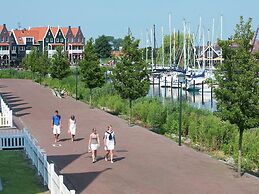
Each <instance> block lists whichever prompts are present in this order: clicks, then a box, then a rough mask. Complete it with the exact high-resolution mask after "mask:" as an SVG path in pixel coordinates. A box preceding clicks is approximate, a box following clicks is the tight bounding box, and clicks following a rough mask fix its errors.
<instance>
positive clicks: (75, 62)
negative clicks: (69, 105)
mask: <svg viewBox="0 0 259 194" xmlns="http://www.w3.org/2000/svg"><path fill="white" fill-rule="evenodd" d="M74 64H75V65H76V100H77V99H78V64H77V61H76V56H75V55H74Z"/></svg>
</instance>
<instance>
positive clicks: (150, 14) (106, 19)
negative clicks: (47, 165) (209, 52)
mask: <svg viewBox="0 0 259 194" xmlns="http://www.w3.org/2000/svg"><path fill="white" fill-rule="evenodd" d="M11 2H12V4H10V2H9V1H6V3H3V2H1V7H2V8H1V14H0V24H1V23H6V24H7V27H8V28H9V29H10V30H11V29H15V28H18V23H20V25H21V26H22V27H23V28H28V27H29V26H31V27H32V26H47V25H50V26H69V25H71V26H74V27H77V26H81V28H82V30H83V33H84V34H85V37H86V38H87V39H88V38H90V37H94V38H96V37H98V36H99V35H102V34H105V35H112V36H115V37H124V36H125V35H126V34H127V32H128V28H130V29H131V32H132V34H133V36H134V37H136V38H139V39H142V40H143V42H145V41H144V40H145V33H146V31H147V29H148V31H149V32H150V29H151V28H152V26H153V24H155V25H156V29H157V30H156V31H157V32H156V33H157V39H158V41H159V40H161V27H162V26H163V28H164V34H168V33H169V27H168V15H169V13H171V14H172V28H175V29H176V30H180V31H182V30H183V19H185V20H186V22H187V23H188V24H190V26H191V31H192V32H193V33H196V32H197V29H198V25H199V18H200V17H201V18H202V27H203V28H204V30H205V31H207V30H208V29H212V20H213V18H215V32H214V34H215V38H217V37H219V36H220V16H221V15H223V38H227V37H229V36H230V35H231V34H232V33H233V32H234V31H233V29H234V27H235V24H236V23H238V22H239V17H240V16H241V15H242V16H244V17H245V19H247V18H248V17H252V18H253V27H254V29H255V28H256V27H257V26H258V25H259V0H246V1H244V0H214V1H213V0H212V1H209V0H92V1H89V0H41V1H39V0H12V1H11ZM143 44H144V43H143Z"/></svg>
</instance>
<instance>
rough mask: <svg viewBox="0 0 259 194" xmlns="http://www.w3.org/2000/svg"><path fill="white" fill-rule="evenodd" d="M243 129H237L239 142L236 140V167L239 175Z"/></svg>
mask: <svg viewBox="0 0 259 194" xmlns="http://www.w3.org/2000/svg"><path fill="white" fill-rule="evenodd" d="M243 132H244V130H243V129H239V142H238V167H237V172H238V174H239V176H241V163H242V142H243Z"/></svg>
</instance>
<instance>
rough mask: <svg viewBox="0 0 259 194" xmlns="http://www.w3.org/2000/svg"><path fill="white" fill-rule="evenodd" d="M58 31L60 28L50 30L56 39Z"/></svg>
mask: <svg viewBox="0 0 259 194" xmlns="http://www.w3.org/2000/svg"><path fill="white" fill-rule="evenodd" d="M58 29H59V27H51V28H50V30H51V32H52V34H53V36H54V37H55V36H56V34H57V32H58Z"/></svg>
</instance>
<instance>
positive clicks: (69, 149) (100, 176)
mask: <svg viewBox="0 0 259 194" xmlns="http://www.w3.org/2000/svg"><path fill="white" fill-rule="evenodd" d="M0 92H1V93H2V94H3V95H4V97H5V98H6V100H7V101H8V102H9V104H10V105H11V107H12V109H13V112H14V114H15V116H16V118H15V121H16V123H17V125H19V126H20V127H22V126H24V127H26V128H28V129H29V131H30V133H31V134H32V135H33V136H34V137H35V138H36V139H37V140H38V143H39V145H40V146H41V147H42V148H43V149H44V150H45V151H46V153H47V155H48V160H52V161H54V163H55V164H56V165H57V166H58V168H59V170H60V172H61V173H62V174H64V176H65V177H66V178H67V179H66V180H65V181H67V182H70V184H69V187H72V188H73V187H74V189H76V191H77V193H91V194H100V193H105V194H117V193H119V194H120V193H122V194H146V193H149V194H151V193H154V194H158V193H161V194H167V193H168V194H169V193H176V194H185V193H186V194H205V193H206V194H207V193H209V194H214V193H215V194H218V193H220V194H225V193H226V194H227V193H229V194H232V193H234V194H246V193H249V194H258V193H259V181H258V180H257V179H255V178H249V177H245V176H243V177H242V178H236V177H235V175H236V173H235V172H234V171H233V170H232V169H230V168H229V167H228V166H226V165H224V164H223V163H221V162H219V161H217V160H215V159H212V158H210V157H209V156H208V155H206V154H203V153H200V152H196V151H195V150H193V149H190V148H188V147H186V146H182V147H178V145H177V144H176V143H174V142H173V141H172V140H170V139H168V138H166V137H163V136H161V135H158V134H155V133H152V132H150V131H149V130H147V129H145V128H142V127H139V126H135V127H128V125H127V122H126V121H124V120H122V119H120V118H118V117H116V116H113V115H110V114H108V113H105V112H103V111H101V110H99V109H90V108H89V106H88V105H86V104H84V103H82V102H79V101H75V100H74V99H72V98H70V97H67V98H65V99H59V98H57V97H55V96H53V95H52V93H51V91H50V89H48V88H45V87H43V86H40V85H38V84H36V83H33V82H32V81H29V80H0ZM55 109H58V110H59V112H60V114H61V116H62V123H63V127H62V129H63V131H62V134H61V141H60V142H59V144H60V145H61V146H60V147H54V146H53V142H54V138H53V136H52V130H51V115H52V114H53V113H54V110H55ZM71 114H74V115H75V116H76V118H77V122H78V123H77V124H78V134H77V136H76V138H77V141H75V142H71V141H70V140H69V139H68V138H69V134H68V133H67V130H68V119H69V117H70V115H71ZM108 124H111V125H112V126H113V128H114V130H115V133H116V137H117V148H116V152H115V154H116V159H115V163H114V164H111V163H110V162H105V161H104V159H103V157H102V158H101V159H100V160H99V161H98V162H97V163H95V164H92V162H91V155H90V154H89V153H87V149H88V147H87V145H88V136H89V135H90V133H91V129H92V128H93V127H96V128H97V129H98V131H99V133H100V136H102V135H103V134H104V132H105V129H106V127H107V125H108ZM99 154H100V155H101V156H103V155H104V151H103V149H100V151H99Z"/></svg>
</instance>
